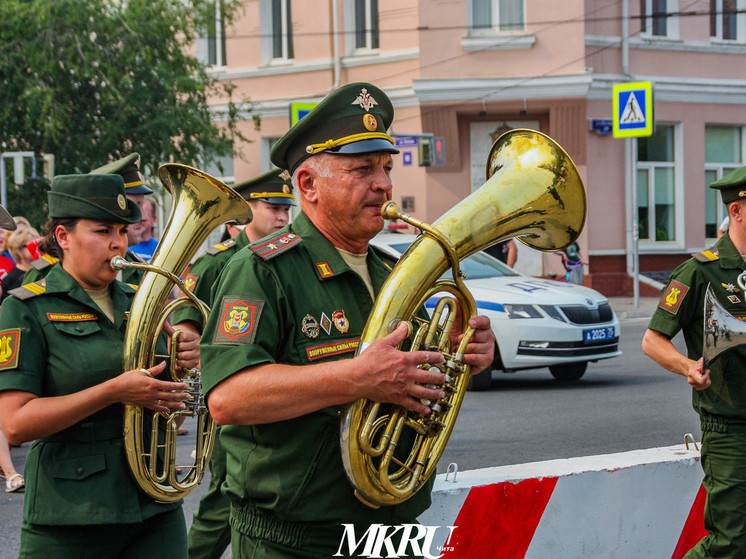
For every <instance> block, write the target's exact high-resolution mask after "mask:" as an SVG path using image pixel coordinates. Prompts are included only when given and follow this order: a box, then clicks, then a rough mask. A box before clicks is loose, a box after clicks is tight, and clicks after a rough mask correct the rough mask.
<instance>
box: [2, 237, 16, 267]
mask: <svg viewBox="0 0 746 559" xmlns="http://www.w3.org/2000/svg"><path fill="white" fill-rule="evenodd" d="M9 235H10V233H8V232H7V231H6V230H5V229H0V280H1V279H3V278H5V276H7V275H8V272H10V271H11V270H12V269H13V268H14V267H15V265H16V263H15V262H13V258H12V257H11V256H10V252H8V250H7V244H8V236H9Z"/></svg>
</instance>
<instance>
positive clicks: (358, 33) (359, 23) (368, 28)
mask: <svg viewBox="0 0 746 559" xmlns="http://www.w3.org/2000/svg"><path fill="white" fill-rule="evenodd" d="M378 46H379V43H378V0H355V48H356V49H377V48H378Z"/></svg>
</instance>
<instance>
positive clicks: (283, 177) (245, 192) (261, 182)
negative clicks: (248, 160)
mask: <svg viewBox="0 0 746 559" xmlns="http://www.w3.org/2000/svg"><path fill="white" fill-rule="evenodd" d="M233 190H235V191H236V192H238V193H239V194H240V195H241V196H243V197H244V199H246V200H264V201H265V202H269V203H270V204H284V205H287V206H295V197H294V196H293V194H292V193H293V185H292V184H291V183H290V173H288V172H287V171H284V170H283V169H272V170H271V171H268V172H266V173H264V174H263V175H259V176H258V177H254V178H253V179H250V180H247V181H244V182H241V183H238V184H237V185H236V186H234V187H233Z"/></svg>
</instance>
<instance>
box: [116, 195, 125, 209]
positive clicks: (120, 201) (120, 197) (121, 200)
mask: <svg viewBox="0 0 746 559" xmlns="http://www.w3.org/2000/svg"><path fill="white" fill-rule="evenodd" d="M117 205H118V206H119V209H120V210H126V209H127V200H126V199H125V198H124V195H123V194H119V195H118V196H117Z"/></svg>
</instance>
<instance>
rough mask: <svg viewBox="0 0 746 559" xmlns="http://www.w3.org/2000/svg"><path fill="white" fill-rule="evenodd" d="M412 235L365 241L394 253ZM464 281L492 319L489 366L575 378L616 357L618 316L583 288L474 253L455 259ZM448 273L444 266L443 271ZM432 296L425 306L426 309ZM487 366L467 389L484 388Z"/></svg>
mask: <svg viewBox="0 0 746 559" xmlns="http://www.w3.org/2000/svg"><path fill="white" fill-rule="evenodd" d="M416 238H417V237H416V236H415V235H399V234H393V233H382V234H380V235H378V236H377V237H375V238H374V239H373V240H372V241H371V243H372V244H373V245H375V246H377V247H379V248H381V249H383V250H385V251H387V252H388V253H390V254H392V255H394V256H396V257H400V256H401V255H402V254H403V253H404V251H405V250H406V249H407V248H408V247H409V245H410V244H412V242H413V241H414V240H415V239H416ZM461 269H462V271H463V272H464V273H465V274H466V280H465V284H466V286H467V288H468V289H469V291H470V292H471V294H472V296H473V297H474V299H475V301H476V302H477V307H478V309H479V314H484V315H487V316H488V317H489V319H490V321H491V322H492V331H493V332H494V334H495V339H496V341H497V348H496V351H495V361H494V363H493V366H492V367H493V369H497V370H498V371H503V372H506V373H509V372H514V371H517V370H519V369H535V368H538V367H549V371H550V372H551V373H552V376H554V378H555V379H557V380H560V381H571V380H577V379H579V378H580V377H582V376H583V374H584V373H585V370H586V368H587V366H588V362H589V361H598V360H599V359H609V358H611V357H616V356H618V355H621V354H622V352H621V351H619V319H618V318H617V317H616V314H614V311H613V309H612V308H611V305H609V301H608V300H607V299H606V298H605V297H604V296H603V295H601V294H600V293H598V292H597V291H594V290H593V289H590V288H588V287H583V286H580V285H575V284H572V283H563V282H558V281H552V280H546V279H542V278H535V277H531V276H526V275H523V274H520V273H518V272H516V271H515V270H513V269H511V268H509V267H508V266H506V265H505V264H503V263H502V262H500V261H499V260H497V259H496V258H493V257H492V256H489V255H488V254H485V253H484V252H478V253H476V254H473V255H472V256H470V257H469V258H466V259H465V260H463V261H462V262H461ZM446 274H447V275H448V276H449V277H450V270H449V271H448V272H446ZM434 305H435V299H431V300H429V301H428V302H427V303H426V304H425V306H426V307H428V308H432V307H434ZM491 380H492V375H491V374H490V372H489V370H487V371H485V372H484V373H482V374H479V375H475V376H474V377H472V380H471V389H472V390H484V389H486V388H488V387H489V385H490V383H491Z"/></svg>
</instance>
